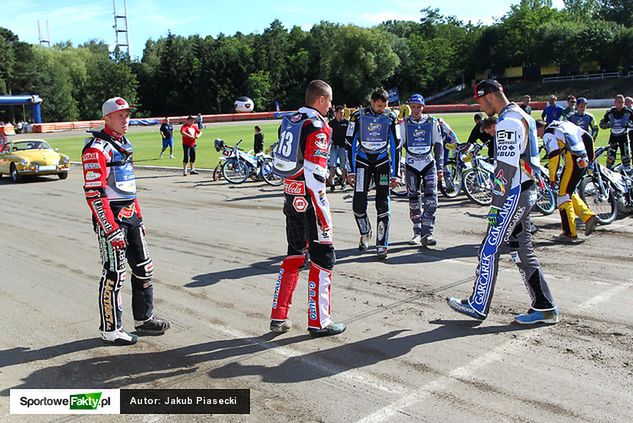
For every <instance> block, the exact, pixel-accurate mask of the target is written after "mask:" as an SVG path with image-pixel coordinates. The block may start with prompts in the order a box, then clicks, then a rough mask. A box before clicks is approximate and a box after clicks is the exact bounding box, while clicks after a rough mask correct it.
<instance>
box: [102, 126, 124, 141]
mask: <svg viewBox="0 0 633 423" xmlns="http://www.w3.org/2000/svg"><path fill="white" fill-rule="evenodd" d="M103 132H105V133H106V134H108V135H110V136H111V137H112V138H114V139H115V140H117V141H123V135H122V134H119V133H118V132H115V131H114V130H113V129H111V128H110V127H109V126H108V125H106V126H105V127H104V128H103Z"/></svg>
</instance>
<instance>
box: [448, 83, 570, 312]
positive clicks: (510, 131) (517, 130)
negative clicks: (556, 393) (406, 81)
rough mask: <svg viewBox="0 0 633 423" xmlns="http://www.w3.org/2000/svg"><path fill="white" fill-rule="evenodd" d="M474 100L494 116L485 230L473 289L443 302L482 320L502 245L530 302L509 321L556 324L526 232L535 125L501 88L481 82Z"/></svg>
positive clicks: (536, 164)
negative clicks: (492, 169)
mask: <svg viewBox="0 0 633 423" xmlns="http://www.w3.org/2000/svg"><path fill="white" fill-rule="evenodd" d="M474 97H475V99H476V100H477V102H478V103H479V106H480V107H481V110H483V111H484V112H486V113H487V114H488V115H489V116H492V115H494V114H495V113H496V114H498V115H499V118H498V121H497V125H496V134H495V142H496V152H495V159H496V163H497V164H496V168H495V174H494V182H493V191H492V194H493V198H492V206H491V207H490V211H489V212H488V231H487V233H486V237H485V238H484V240H483V242H482V245H481V248H480V251H479V264H478V266H477V271H476V276H475V285H474V287H473V292H472V294H471V296H470V297H469V298H466V299H463V300H460V299H458V298H455V297H449V298H447V302H448V305H449V307H450V308H452V309H453V310H455V311H457V312H459V313H462V314H465V315H467V316H470V317H472V318H474V319H478V320H484V319H486V317H487V316H488V311H489V309H490V303H491V300H492V295H493V293H494V288H495V283H496V280H497V274H498V271H499V259H500V256H501V248H502V246H503V245H504V243H505V242H508V244H509V246H510V249H511V256H512V259H513V261H514V262H515V263H516V265H517V267H518V268H519V273H521V276H522V277H523V281H524V282H525V285H526V287H527V288H528V291H529V293H530V297H531V298H532V306H531V307H530V309H529V310H528V312H527V313H524V314H520V315H518V316H516V317H515V318H514V320H515V321H516V322H517V323H519V324H534V323H539V322H541V323H548V324H553V323H557V322H558V308H557V307H556V306H555V305H554V300H553V298H552V295H551V293H550V290H549V287H548V285H547V281H546V280H545V276H544V275H543V272H542V270H541V266H540V264H539V261H538V259H537V258H536V255H535V254H534V247H533V246H532V234H531V233H530V231H529V227H530V225H529V220H530V211H531V209H532V206H533V205H534V203H535V202H536V190H535V184H534V181H533V178H534V177H535V176H536V174H535V172H538V171H539V170H538V169H539V156H538V145H537V138H536V123H535V122H534V119H532V118H531V117H530V116H528V115H527V114H526V113H525V112H524V111H523V110H522V109H521V108H520V107H519V106H518V105H517V104H516V103H510V102H509V101H508V99H507V98H506V96H505V94H504V92H503V86H502V85H501V84H500V83H499V82H498V81H496V80H494V79H486V80H483V81H481V82H479V83H478V84H477V85H476V86H475V93H474Z"/></svg>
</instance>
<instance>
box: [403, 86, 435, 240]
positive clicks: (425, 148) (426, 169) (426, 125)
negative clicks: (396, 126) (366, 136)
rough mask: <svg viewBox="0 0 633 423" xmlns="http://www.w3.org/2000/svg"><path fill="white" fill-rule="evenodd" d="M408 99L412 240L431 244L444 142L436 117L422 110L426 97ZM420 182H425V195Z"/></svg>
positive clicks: (405, 144) (405, 132)
mask: <svg viewBox="0 0 633 423" xmlns="http://www.w3.org/2000/svg"><path fill="white" fill-rule="evenodd" d="M408 103H409V104H408V106H409V108H410V110H411V114H410V115H409V116H408V117H407V118H405V119H404V121H403V122H402V123H400V134H401V135H402V145H403V148H404V151H405V152H406V155H407V157H406V167H405V172H406V176H405V181H406V184H407V196H408V197H409V217H410V218H411V222H413V238H412V239H411V241H410V242H409V244H411V245H425V246H432V245H436V244H437V241H436V240H435V238H433V230H434V229H435V211H436V210H437V181H438V179H440V178H442V169H443V159H444V151H443V150H444V146H443V145H442V135H441V133H440V125H439V123H438V122H437V119H435V118H434V117H433V116H430V115H423V114H422V111H423V110H424V97H422V95H420V94H414V95H412V96H411V97H410V98H409V101H408ZM421 185H423V186H424V197H423V198H422V199H421V198H420V197H421V195H420V194H421V192H420V186H421ZM420 200H422V201H421V202H420Z"/></svg>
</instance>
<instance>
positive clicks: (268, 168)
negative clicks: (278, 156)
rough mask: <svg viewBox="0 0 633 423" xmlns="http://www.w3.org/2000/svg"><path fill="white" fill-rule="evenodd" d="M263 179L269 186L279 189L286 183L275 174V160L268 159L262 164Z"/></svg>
mask: <svg viewBox="0 0 633 423" xmlns="http://www.w3.org/2000/svg"><path fill="white" fill-rule="evenodd" d="M262 177H263V178H264V181H266V183H267V184H269V185H272V186H274V187H277V186H279V185H281V184H283V183H284V180H283V179H282V178H280V177H278V176H277V175H275V173H274V172H273V160H272V159H266V160H264V163H263V164H262Z"/></svg>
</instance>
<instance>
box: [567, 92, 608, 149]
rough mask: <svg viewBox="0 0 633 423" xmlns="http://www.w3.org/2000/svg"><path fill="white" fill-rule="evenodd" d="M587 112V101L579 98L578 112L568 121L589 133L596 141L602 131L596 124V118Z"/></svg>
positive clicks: (577, 102)
mask: <svg viewBox="0 0 633 423" xmlns="http://www.w3.org/2000/svg"><path fill="white" fill-rule="evenodd" d="M586 110H587V99H586V98H585V97H579V98H578V100H576V112H575V113H573V114H571V115H570V116H568V117H567V120H568V121H570V122H571V123H573V124H576V125H578V126H580V127H581V128H582V129H584V130H585V131H587V132H589V134H591V137H592V138H593V139H594V140H596V137H597V136H598V131H599V130H600V129H599V127H598V124H597V123H596V118H595V117H594V116H593V115H592V114H591V113H589V112H587V111H586Z"/></svg>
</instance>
